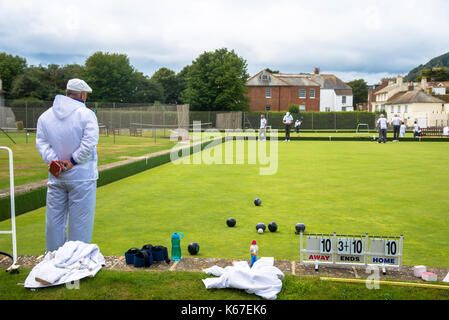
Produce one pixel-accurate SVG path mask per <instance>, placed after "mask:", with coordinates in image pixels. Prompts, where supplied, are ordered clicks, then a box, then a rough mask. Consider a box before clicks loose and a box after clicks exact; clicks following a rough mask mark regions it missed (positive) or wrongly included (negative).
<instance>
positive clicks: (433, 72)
mask: <svg viewBox="0 0 449 320" xmlns="http://www.w3.org/2000/svg"><path fill="white" fill-rule="evenodd" d="M422 78H426V79H427V80H429V81H449V69H447V68H444V67H441V68H432V69H424V70H423V71H422V73H421V75H420V76H418V77H417V78H416V80H417V81H421V79H422Z"/></svg>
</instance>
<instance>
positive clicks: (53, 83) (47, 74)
mask: <svg viewBox="0 0 449 320" xmlns="http://www.w3.org/2000/svg"><path fill="white" fill-rule="evenodd" d="M83 70H84V68H83V67H82V66H80V65H75V64H72V65H66V66H63V67H60V66H59V65H57V64H50V65H48V66H47V67H44V66H41V65H39V66H30V67H28V68H26V69H25V71H24V72H23V73H22V74H20V75H18V76H17V77H16V78H15V79H14V81H13V83H12V86H11V92H10V96H11V97H12V98H16V99H20V98H29V97H33V98H37V99H40V100H53V99H54V97H55V95H57V94H64V93H65V89H66V86H67V81H69V79H72V78H80V77H82V76H83Z"/></svg>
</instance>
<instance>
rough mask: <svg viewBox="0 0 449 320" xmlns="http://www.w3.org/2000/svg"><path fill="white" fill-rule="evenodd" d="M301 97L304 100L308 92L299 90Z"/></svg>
mask: <svg viewBox="0 0 449 320" xmlns="http://www.w3.org/2000/svg"><path fill="white" fill-rule="evenodd" d="M299 97H300V98H302V99H305V98H306V90H304V89H299Z"/></svg>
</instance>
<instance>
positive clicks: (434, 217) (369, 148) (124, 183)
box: [0, 141, 449, 267]
mask: <svg viewBox="0 0 449 320" xmlns="http://www.w3.org/2000/svg"><path fill="white" fill-rule="evenodd" d="M228 143H231V142H228ZM222 147H223V146H218V147H215V149H213V150H214V151H217V150H218V149H217V148H222ZM222 150H223V152H224V148H223V149H222ZM208 153H211V150H209V151H204V152H203V155H207V154H208ZM448 159H449V143H445V142H421V143H420V142H403V143H401V142H399V143H387V144H377V143H374V142H328V141H323V142H312V141H292V142H289V143H287V142H283V141H279V144H278V160H279V162H278V170H277V172H276V173H275V174H273V175H260V174H259V172H260V171H259V170H260V168H261V167H264V166H262V165H257V164H248V163H247V161H245V164H213V165H207V164H204V163H203V164H183V165H182V164H178V165H175V164H173V163H169V164H166V165H162V166H159V167H156V168H154V169H152V170H148V171H146V172H143V173H141V174H138V175H135V176H131V177H128V178H126V179H123V180H119V181H117V182H114V183H111V184H109V185H106V186H103V187H101V188H99V189H98V192H97V205H96V213H95V226H94V233H93V239H92V242H93V243H96V244H98V245H99V247H100V250H101V252H102V253H103V254H104V255H123V254H124V252H125V251H126V250H127V249H129V248H131V247H140V246H142V245H144V244H147V243H151V244H153V245H164V246H167V247H169V248H170V237H171V234H172V233H173V232H182V233H183V234H184V238H183V239H182V240H181V245H182V253H183V255H188V252H187V245H188V244H189V243H190V242H193V241H195V242H198V243H199V245H200V251H199V254H198V257H201V258H210V257H214V258H233V259H247V260H248V259H249V258H250V253H249V247H250V245H251V241H252V240H253V239H255V240H257V244H258V246H259V256H268V257H274V258H275V259H278V260H298V259H299V236H297V235H295V233H294V231H295V229H294V226H295V224H296V223H298V222H302V223H304V224H305V225H306V232H309V233H332V232H334V231H335V232H337V233H339V234H354V235H355V234H360V235H364V234H365V233H369V234H371V235H384V236H399V235H401V234H403V235H404V258H403V264H404V265H412V266H413V265H426V266H433V267H449V250H448V248H449V236H448V230H449V165H448ZM256 197H259V198H261V199H262V206H260V207H255V206H254V204H253V200H254V198H256ZM229 217H234V218H235V219H236V220H237V225H236V227H234V228H229V227H227V226H226V219H227V218H229ZM271 221H275V222H276V223H277V224H278V226H279V229H278V231H277V232H275V233H271V232H269V231H268V229H267V231H266V232H265V233H264V234H258V233H257V232H256V229H255V226H256V224H257V223H259V222H263V223H265V224H266V225H268V223H270V222H271ZM9 224H10V222H9V221H3V222H0V230H6V229H8V227H9ZM17 234H18V252H19V254H21V255H24V254H34V255H40V254H42V253H44V250H45V208H40V209H37V210H34V211H32V212H29V213H26V214H23V215H21V216H18V217H17ZM0 248H1V249H2V251H9V252H11V249H10V248H11V245H10V240H9V238H8V237H7V236H3V237H1V238H0Z"/></svg>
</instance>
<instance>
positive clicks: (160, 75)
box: [151, 67, 178, 104]
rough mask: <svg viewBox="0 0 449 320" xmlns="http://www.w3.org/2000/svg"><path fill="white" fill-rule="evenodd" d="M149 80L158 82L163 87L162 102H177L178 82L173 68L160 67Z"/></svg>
mask: <svg viewBox="0 0 449 320" xmlns="http://www.w3.org/2000/svg"><path fill="white" fill-rule="evenodd" d="M151 80H154V81H156V82H158V83H160V84H161V85H162V87H163V88H164V99H162V101H163V102H165V103H172V104H175V103H177V102H178V84H177V79H176V74H175V72H174V71H173V70H170V69H168V68H165V67H162V68H160V69H159V70H158V71H156V72H155V73H154V74H153V76H152V77H151Z"/></svg>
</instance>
